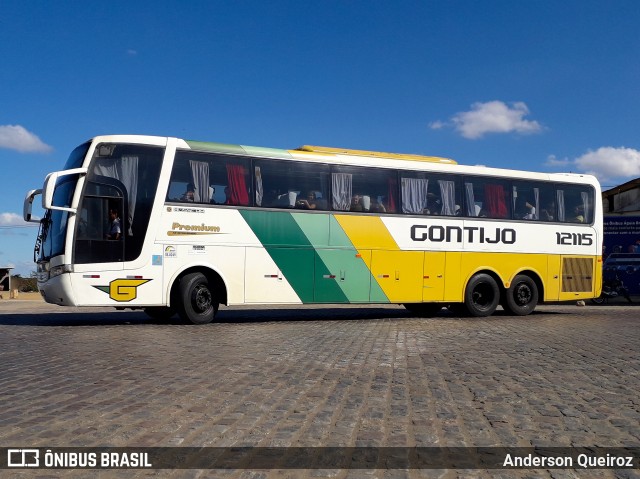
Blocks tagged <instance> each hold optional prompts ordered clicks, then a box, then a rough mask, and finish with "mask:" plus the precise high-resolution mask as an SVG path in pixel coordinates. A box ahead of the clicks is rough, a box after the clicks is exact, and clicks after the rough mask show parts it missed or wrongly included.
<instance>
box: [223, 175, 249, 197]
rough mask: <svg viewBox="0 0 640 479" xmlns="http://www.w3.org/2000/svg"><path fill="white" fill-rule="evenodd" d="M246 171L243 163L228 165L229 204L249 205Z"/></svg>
mask: <svg viewBox="0 0 640 479" xmlns="http://www.w3.org/2000/svg"><path fill="white" fill-rule="evenodd" d="M246 177H247V175H246V171H245V168H244V166H242V165H227V178H228V179H229V190H230V191H229V197H228V198H227V201H226V204H228V205H239V206H248V205H249V192H248V191H247V181H246Z"/></svg>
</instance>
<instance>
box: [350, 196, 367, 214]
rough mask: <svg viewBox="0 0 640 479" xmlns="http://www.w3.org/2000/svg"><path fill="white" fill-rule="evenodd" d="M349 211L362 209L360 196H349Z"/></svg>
mask: <svg viewBox="0 0 640 479" xmlns="http://www.w3.org/2000/svg"><path fill="white" fill-rule="evenodd" d="M349 210H350V211H364V207H363V206H362V196H360V195H353V197H352V198H351V208H350V209H349Z"/></svg>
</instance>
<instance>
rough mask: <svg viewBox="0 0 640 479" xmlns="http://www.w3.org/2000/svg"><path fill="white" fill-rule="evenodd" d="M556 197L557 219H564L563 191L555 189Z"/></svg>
mask: <svg viewBox="0 0 640 479" xmlns="http://www.w3.org/2000/svg"><path fill="white" fill-rule="evenodd" d="M556 199H557V200H558V221H562V222H564V221H565V214H564V191H563V190H557V191H556Z"/></svg>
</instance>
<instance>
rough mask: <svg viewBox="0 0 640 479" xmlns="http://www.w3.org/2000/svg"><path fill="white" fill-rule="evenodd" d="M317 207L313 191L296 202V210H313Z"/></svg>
mask: <svg viewBox="0 0 640 479" xmlns="http://www.w3.org/2000/svg"><path fill="white" fill-rule="evenodd" d="M317 207H318V203H317V201H316V194H315V192H313V191H309V192H308V193H307V197H306V198H302V199H299V200H297V201H296V208H300V209H303V210H315V209H316V208H317Z"/></svg>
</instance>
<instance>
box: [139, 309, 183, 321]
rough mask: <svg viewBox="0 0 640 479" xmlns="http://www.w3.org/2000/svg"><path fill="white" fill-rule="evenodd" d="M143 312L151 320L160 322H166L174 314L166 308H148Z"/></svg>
mask: <svg viewBox="0 0 640 479" xmlns="http://www.w3.org/2000/svg"><path fill="white" fill-rule="evenodd" d="M144 312H145V313H146V314H147V316H149V317H150V318H151V319H157V320H160V321H167V320H169V319H171V318H172V317H173V316H174V315H175V314H176V312H175V311H174V310H173V308H169V307H167V306H149V307H148V308H144Z"/></svg>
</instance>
